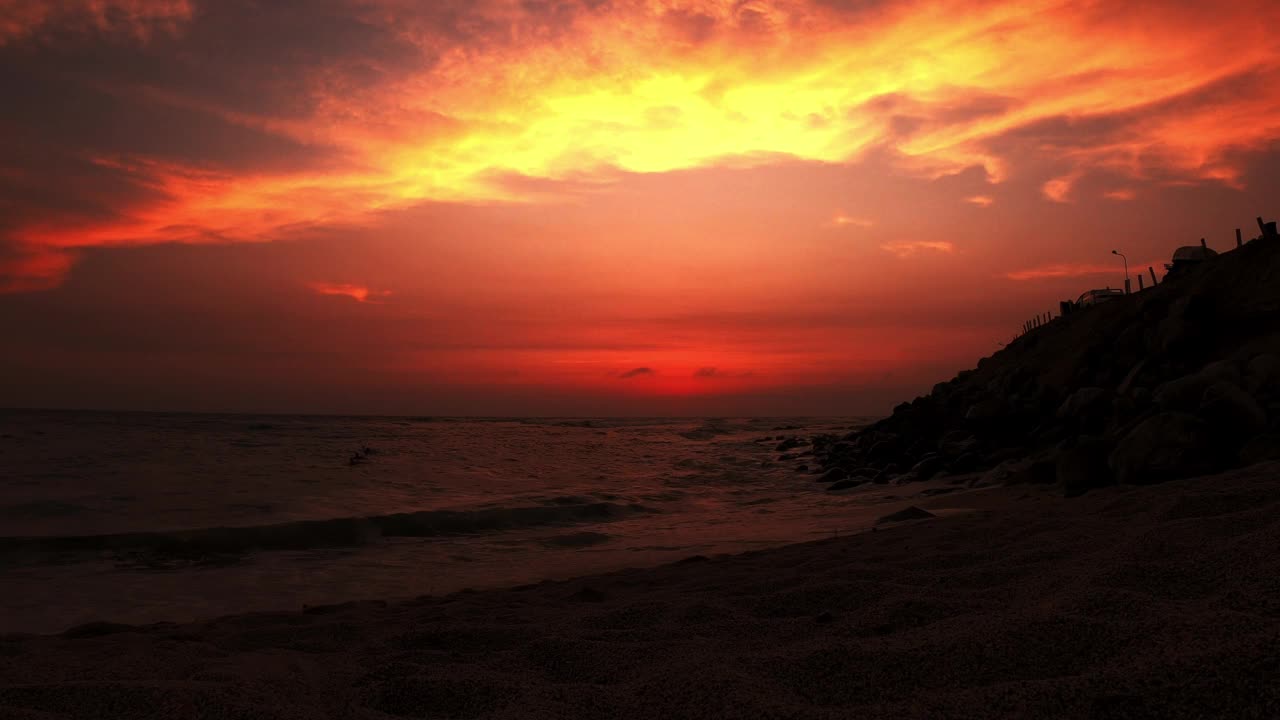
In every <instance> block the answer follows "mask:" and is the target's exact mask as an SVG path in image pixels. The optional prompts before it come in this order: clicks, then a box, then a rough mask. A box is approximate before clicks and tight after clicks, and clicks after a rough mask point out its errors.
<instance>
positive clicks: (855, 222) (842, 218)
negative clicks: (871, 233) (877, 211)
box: [831, 213, 875, 228]
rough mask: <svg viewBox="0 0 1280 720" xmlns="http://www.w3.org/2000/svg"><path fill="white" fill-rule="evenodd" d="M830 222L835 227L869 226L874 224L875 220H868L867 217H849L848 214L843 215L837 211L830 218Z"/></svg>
mask: <svg viewBox="0 0 1280 720" xmlns="http://www.w3.org/2000/svg"><path fill="white" fill-rule="evenodd" d="M831 224H832V225H834V226H835V227H850V226H852V227H860V228H868V227H871V226H872V225H875V221H873V220H869V219H867V218H861V217H851V216H849V215H845V214H844V213H837V214H836V216H835V217H834V218H832V219H831Z"/></svg>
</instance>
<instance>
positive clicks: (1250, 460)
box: [1239, 433, 1280, 465]
mask: <svg viewBox="0 0 1280 720" xmlns="http://www.w3.org/2000/svg"><path fill="white" fill-rule="evenodd" d="M1239 460H1240V464H1241V465H1253V464H1254V463H1260V462H1265V461H1267V460H1280V433H1267V434H1265V435H1258V436H1257V437H1254V438H1253V439H1251V440H1249V441H1248V442H1246V443H1245V444H1244V447H1242V448H1240V453H1239Z"/></svg>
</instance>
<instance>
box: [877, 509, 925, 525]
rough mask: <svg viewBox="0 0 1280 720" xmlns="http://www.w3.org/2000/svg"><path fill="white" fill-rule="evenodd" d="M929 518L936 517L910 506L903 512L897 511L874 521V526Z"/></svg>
mask: <svg viewBox="0 0 1280 720" xmlns="http://www.w3.org/2000/svg"><path fill="white" fill-rule="evenodd" d="M931 517H937V515H934V514H933V513H931V512H929V511H928V510H921V509H920V508H918V507H916V506H915V505H912V506H911V507H909V508H906V509H905V510H899V511H898V512H896V513H890V514H888V515H885V516H884V517H882V518H880V519H879V520H876V524H877V525H881V524H883V523H892V522H903V521H905V520H924V519H927V518H931Z"/></svg>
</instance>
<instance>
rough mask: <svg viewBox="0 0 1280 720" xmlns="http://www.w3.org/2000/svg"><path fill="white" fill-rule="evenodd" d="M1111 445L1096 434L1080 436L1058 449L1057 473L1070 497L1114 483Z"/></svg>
mask: <svg viewBox="0 0 1280 720" xmlns="http://www.w3.org/2000/svg"><path fill="white" fill-rule="evenodd" d="M1109 450H1110V447H1108V445H1107V444H1106V443H1105V442H1104V441H1103V440H1102V439H1101V438H1096V437H1083V438H1079V439H1077V440H1076V441H1075V442H1073V443H1071V444H1070V445H1069V446H1067V447H1065V448H1063V449H1062V450H1060V451H1059V452H1058V458H1057V462H1056V463H1055V464H1054V473H1055V477H1056V479H1057V481H1058V482H1059V483H1061V485H1062V493H1063V495H1065V496H1067V497H1077V496H1079V495H1083V494H1084V493H1086V492H1088V491H1090V490H1093V489H1095V488H1102V487H1107V486H1108V485H1114V484H1115V479H1114V478H1113V476H1112V472H1111V466H1110V465H1109V464H1108V459H1107V455H1108V452H1109Z"/></svg>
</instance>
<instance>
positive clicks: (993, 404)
mask: <svg viewBox="0 0 1280 720" xmlns="http://www.w3.org/2000/svg"><path fill="white" fill-rule="evenodd" d="M1007 414H1008V408H1007V406H1006V405H1005V402H1004V400H1002V399H1001V398H1000V397H998V396H992V397H986V398H983V399H981V400H979V401H978V402H976V403H974V404H972V405H970V406H969V408H968V409H967V410H965V413H964V419H965V420H968V421H969V422H974V423H982V422H990V421H992V420H997V419H1000V418H1003V417H1004V416H1005V415H1007Z"/></svg>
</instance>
